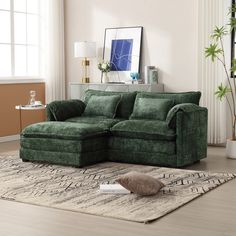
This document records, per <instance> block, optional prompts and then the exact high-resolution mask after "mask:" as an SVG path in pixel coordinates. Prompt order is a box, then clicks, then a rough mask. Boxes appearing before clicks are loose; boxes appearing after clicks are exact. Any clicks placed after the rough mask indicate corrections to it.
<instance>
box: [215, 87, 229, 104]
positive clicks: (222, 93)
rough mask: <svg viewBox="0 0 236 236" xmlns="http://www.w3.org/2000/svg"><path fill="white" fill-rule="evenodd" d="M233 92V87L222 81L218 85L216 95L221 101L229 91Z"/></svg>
mask: <svg viewBox="0 0 236 236" xmlns="http://www.w3.org/2000/svg"><path fill="white" fill-rule="evenodd" d="M229 92H231V89H230V88H229V87H228V86H227V85H223V84H222V83H221V84H220V85H219V86H218V87H217V90H216V92H215V95H216V97H217V98H218V99H220V101H222V99H223V98H224V97H225V96H226V95H227V93H229Z"/></svg>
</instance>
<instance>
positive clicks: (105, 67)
mask: <svg viewBox="0 0 236 236" xmlns="http://www.w3.org/2000/svg"><path fill="white" fill-rule="evenodd" d="M98 69H99V70H100V71H101V72H102V81H101V82H102V83H108V82H109V77H108V75H107V73H108V72H110V71H111V63H110V62H108V61H107V62H99V63H98Z"/></svg>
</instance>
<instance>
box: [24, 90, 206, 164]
mask: <svg viewBox="0 0 236 236" xmlns="http://www.w3.org/2000/svg"><path fill="white" fill-rule="evenodd" d="M200 96H201V93H200V92H185V93H152V92H108V91H98V90H87V91H86V93H85V100H84V101H80V100H67V101H54V102H52V103H50V104H48V105H47V116H48V121H46V122H42V123H37V124H33V125H30V126H28V127H26V128H25V129H24V130H23V131H22V133H21V148H20V157H21V158H22V160H23V161H38V162H48V163H55V164H63V165H73V166H77V167H82V166H86V165H90V164H95V163H98V162H102V161H114V162H126V163H135V164H147V165H158V166H170V167H181V166H185V165H189V164H192V163H194V162H197V161H199V160H201V159H203V158H205V157H206V155H207V109H206V108H204V107H200V106H199V100H200Z"/></svg>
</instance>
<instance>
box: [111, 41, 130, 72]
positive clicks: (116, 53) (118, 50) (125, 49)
mask: <svg viewBox="0 0 236 236" xmlns="http://www.w3.org/2000/svg"><path fill="white" fill-rule="evenodd" d="M132 49H133V39H114V40H112V43H111V58H110V63H111V71H130V70H131V64H132Z"/></svg>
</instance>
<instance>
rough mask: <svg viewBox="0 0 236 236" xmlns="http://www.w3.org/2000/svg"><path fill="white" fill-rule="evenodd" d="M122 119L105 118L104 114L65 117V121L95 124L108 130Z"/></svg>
mask: <svg viewBox="0 0 236 236" xmlns="http://www.w3.org/2000/svg"><path fill="white" fill-rule="evenodd" d="M122 120H123V119H111V118H106V117H104V116H93V117H91V116H89V117H86V116H78V117H73V118H70V119H67V120H66V122H74V123H81V124H92V125H97V126H99V127H101V128H103V129H104V130H110V128H111V127H112V126H113V125H115V124H117V123H118V122H120V121H122Z"/></svg>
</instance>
